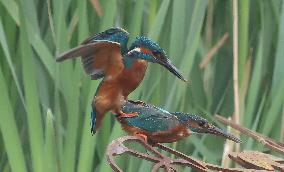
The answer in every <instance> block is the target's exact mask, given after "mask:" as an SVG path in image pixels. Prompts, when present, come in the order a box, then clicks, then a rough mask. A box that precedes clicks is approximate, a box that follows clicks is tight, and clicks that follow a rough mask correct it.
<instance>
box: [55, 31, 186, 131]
mask: <svg viewBox="0 0 284 172" xmlns="http://www.w3.org/2000/svg"><path fill="white" fill-rule="evenodd" d="M128 39H129V33H128V32H127V31H125V30H124V29H121V28H110V29H108V30H106V31H103V32H100V33H98V34H95V35H94V36H91V37H89V38H87V39H86V40H85V41H83V43H82V44H81V45H79V46H78V47H75V48H73V49H71V50H69V51H67V52H65V53H63V54H61V55H59V56H58V57H57V59H56V60H57V61H58V62H61V61H63V60H66V59H73V58H76V57H81V61H82V64H83V67H84V70H85V72H86V73H87V74H88V75H90V76H91V79H92V80H97V79H101V78H103V79H102V81H101V82H100V84H99V86H98V88H97V90H96V93H95V96H94V99H93V102H92V112H91V133H92V134H95V133H96V130H97V129H98V128H99V127H100V126H101V122H102V119H103V117H104V116H105V114H106V113H107V112H109V111H113V112H114V113H115V114H118V116H119V118H124V117H135V116H137V113H125V112H123V111H121V107H122V105H123V104H124V103H125V101H126V100H127V97H128V95H129V94H130V93H131V92H133V91H134V90H135V89H136V88H137V87H138V86H139V84H140V83H141V81H142V80H143V78H144V76H145V72H146V69H147V66H148V62H152V63H158V64H160V65H162V66H164V67H165V68H166V69H168V70H169V71H170V72H171V73H173V74H174V75H175V76H177V77H178V78H179V79H181V80H182V81H185V82H186V79H185V78H184V77H183V76H182V74H181V73H180V72H179V70H178V69H177V68H176V67H175V66H174V65H173V64H172V62H171V61H170V60H169V58H168V56H167V54H166V52H165V51H164V50H163V49H162V48H161V47H160V46H159V45H158V44H157V43H156V42H154V41H152V40H151V39H149V38H147V37H144V36H139V37H136V39H135V40H134V42H133V43H132V45H131V46H130V48H129V49H128V47H127V43H128Z"/></svg>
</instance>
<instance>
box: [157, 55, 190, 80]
mask: <svg viewBox="0 0 284 172" xmlns="http://www.w3.org/2000/svg"><path fill="white" fill-rule="evenodd" d="M156 61H157V63H159V64H161V65H162V66H164V67H165V68H167V69H168V70H169V71H170V72H171V73H172V74H174V75H175V76H176V77H178V78H179V79H181V80H183V81H184V82H187V80H186V79H185V78H184V77H183V76H182V74H181V72H180V71H179V70H178V69H177V68H176V67H175V66H174V65H173V63H172V62H171V61H170V60H169V59H168V58H167V57H164V58H162V59H160V58H156Z"/></svg>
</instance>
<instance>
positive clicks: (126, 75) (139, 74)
mask: <svg viewBox="0 0 284 172" xmlns="http://www.w3.org/2000/svg"><path fill="white" fill-rule="evenodd" d="M147 66H148V62H147V61H146V60H136V62H135V63H134V64H132V66H131V67H130V68H128V69H124V70H123V72H122V73H121V76H120V77H119V83H120V85H121V87H122V90H123V95H124V96H125V97H127V96H128V95H129V94H130V93H131V92H132V91H134V90H135V89H136V88H137V87H138V86H139V85H140V83H141V82H142V80H143V79H144V76H145V73H146V69H147Z"/></svg>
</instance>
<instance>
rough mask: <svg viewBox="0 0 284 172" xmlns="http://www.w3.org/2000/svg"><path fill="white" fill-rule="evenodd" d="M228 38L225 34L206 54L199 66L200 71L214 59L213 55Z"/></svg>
mask: <svg viewBox="0 0 284 172" xmlns="http://www.w3.org/2000/svg"><path fill="white" fill-rule="evenodd" d="M228 37H229V34H228V33H227V32H226V33H225V34H224V35H223V36H222V37H221V38H220V40H219V41H218V42H217V43H216V44H215V45H214V46H213V47H212V48H211V50H210V51H209V52H208V53H207V54H206V56H205V57H204V58H203V60H202V62H201V63H200V64H199V67H200V69H203V68H205V67H206V66H207V65H208V63H209V62H210V61H211V59H212V58H213V57H214V55H215V54H216V53H217V52H218V51H219V49H220V48H221V47H222V46H223V45H224V44H225V42H226V41H227V39H228Z"/></svg>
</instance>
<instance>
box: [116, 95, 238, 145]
mask: <svg viewBox="0 0 284 172" xmlns="http://www.w3.org/2000/svg"><path fill="white" fill-rule="evenodd" d="M122 111H123V112H124V113H137V114H138V115H137V116H136V117H132V118H119V119H118V120H119V122H120V123H121V125H122V128H123V129H124V130H125V131H126V132H128V133H130V134H132V135H137V136H139V137H142V138H143V139H144V140H145V141H146V142H148V143H151V144H154V145H155V144H156V143H171V142H175V141H178V140H181V139H183V138H185V137H187V136H189V135H190V134H191V133H203V134H204V133H209V134H214V135H217V136H222V137H224V138H226V139H229V140H232V141H234V142H236V143H241V142H242V141H241V140H240V139H239V138H237V137H235V136H234V135H232V134H230V133H227V132H226V131H224V130H222V129H220V128H218V127H216V126H214V125H213V124H211V123H209V122H208V121H207V120H206V119H204V118H202V117H200V116H199V115H195V114H191V113H183V112H168V111H166V110H164V109H162V108H159V107H156V106H154V105H151V104H146V103H145V102H142V101H133V100H128V101H126V102H125V104H124V105H123V106H122Z"/></svg>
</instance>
